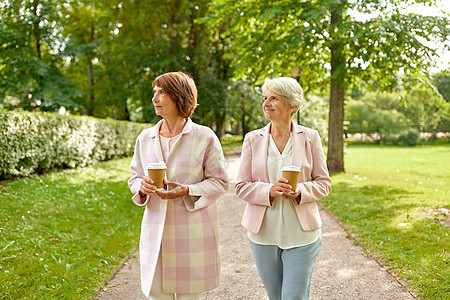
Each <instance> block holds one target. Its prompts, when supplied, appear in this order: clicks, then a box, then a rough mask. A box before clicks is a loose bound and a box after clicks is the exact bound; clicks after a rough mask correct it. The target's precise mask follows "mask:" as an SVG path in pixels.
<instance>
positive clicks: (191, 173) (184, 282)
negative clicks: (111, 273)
mask: <svg viewBox="0 0 450 300" xmlns="http://www.w3.org/2000/svg"><path fill="white" fill-rule="evenodd" d="M161 123H162V121H160V122H158V124H156V126H154V127H152V128H149V129H146V130H144V131H143V132H142V133H141V134H140V135H139V137H138V138H137V141H136V147H135V151H134V156H133V159H132V161H131V165H130V169H131V173H132V177H131V178H130V179H129V180H128V185H129V187H130V189H131V192H132V193H133V194H134V196H133V201H134V202H135V203H136V204H137V205H139V206H145V211H144V216H143V220H142V227H141V238H140V245H139V254H140V265H141V288H142V291H143V293H144V294H145V295H146V296H147V297H148V295H149V293H150V289H151V286H152V282H153V277H154V272H155V268H156V263H157V260H158V256H159V255H160V254H161V258H162V273H163V274H162V281H163V282H162V285H163V290H164V292H166V293H200V292H203V291H207V290H210V289H213V288H216V287H217V286H218V285H219V273H220V257H219V221H218V214H217V205H216V200H217V199H218V198H219V196H220V195H221V194H222V193H223V192H224V191H225V190H226V189H227V188H228V175H227V172H226V169H225V165H224V157H223V152H222V147H221V145H220V142H219V140H218V139H217V137H216V135H215V134H214V132H213V131H212V130H211V129H209V128H208V127H205V126H201V125H197V124H195V123H193V122H192V121H191V119H188V121H187V123H186V125H185V126H184V129H183V132H182V133H181V137H180V139H179V140H178V142H177V143H176V144H175V145H174V147H173V148H172V150H171V152H170V154H169V156H168V157H167V161H166V164H167V175H166V177H167V179H168V180H170V181H175V182H179V183H183V184H187V185H189V189H190V191H192V190H194V191H196V193H198V194H199V195H201V196H185V197H181V198H177V199H173V200H163V199H161V198H160V197H158V196H157V195H154V196H152V197H147V199H146V201H145V203H144V204H140V196H139V193H138V192H139V188H140V184H141V181H142V177H143V176H144V175H145V174H146V166H147V164H148V163H149V162H156V161H162V160H163V156H162V152H161V144H160V139H159V134H158V132H159V128H160V126H161ZM160 250H161V253H160Z"/></svg>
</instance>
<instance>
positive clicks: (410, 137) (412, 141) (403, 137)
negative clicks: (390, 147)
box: [397, 128, 420, 146]
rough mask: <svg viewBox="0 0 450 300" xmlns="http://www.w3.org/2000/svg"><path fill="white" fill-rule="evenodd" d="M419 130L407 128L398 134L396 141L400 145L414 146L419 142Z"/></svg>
mask: <svg viewBox="0 0 450 300" xmlns="http://www.w3.org/2000/svg"><path fill="white" fill-rule="evenodd" d="M419 137H420V132H419V130H417V129H415V128H409V129H406V130H403V131H401V132H400V133H399V134H398V138H397V139H398V141H399V142H400V144H401V145H405V146H416V145H417V143H418V142H419Z"/></svg>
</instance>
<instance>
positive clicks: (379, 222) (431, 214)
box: [322, 144, 450, 299]
mask: <svg viewBox="0 0 450 300" xmlns="http://www.w3.org/2000/svg"><path fill="white" fill-rule="evenodd" d="M345 164H346V172H347V173H346V174H337V175H334V176H332V181H333V191H332V193H331V194H330V196H329V197H327V198H325V199H323V201H322V202H323V203H324V204H325V207H326V208H327V209H328V210H330V211H331V212H332V213H333V214H334V215H336V216H337V218H338V219H339V220H340V221H341V222H342V223H343V224H344V226H345V227H346V229H348V230H349V231H350V232H352V233H354V234H355V236H356V237H357V238H358V240H359V241H360V242H361V244H362V245H364V246H365V247H366V248H368V249H369V250H370V251H372V252H375V253H376V255H377V256H378V257H379V258H381V259H382V260H384V261H385V262H386V263H387V264H388V265H390V267H391V270H392V271H394V272H395V273H396V274H397V275H398V276H400V277H402V278H403V279H405V280H406V281H407V283H408V284H409V285H410V286H411V287H412V288H413V290H414V291H415V292H417V293H418V294H419V295H420V296H422V297H424V298H425V299H449V298H450V266H449V260H450V253H449V249H450V241H449V228H448V227H446V226H445V225H443V224H441V223H442V220H443V219H445V218H446V216H445V214H444V210H442V209H450V192H449V191H450V187H449V185H450V171H449V170H450V144H446V145H437V146H417V147H411V148H407V147H387V146H386V147H383V146H368V145H367V146H357V145H352V146H348V147H347V148H346V153H345ZM447 221H448V218H447Z"/></svg>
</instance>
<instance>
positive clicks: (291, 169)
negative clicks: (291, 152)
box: [281, 166, 300, 172]
mask: <svg viewBox="0 0 450 300" xmlns="http://www.w3.org/2000/svg"><path fill="white" fill-rule="evenodd" d="M281 171H290V172H300V168H299V167H297V166H284V167H283V169H281Z"/></svg>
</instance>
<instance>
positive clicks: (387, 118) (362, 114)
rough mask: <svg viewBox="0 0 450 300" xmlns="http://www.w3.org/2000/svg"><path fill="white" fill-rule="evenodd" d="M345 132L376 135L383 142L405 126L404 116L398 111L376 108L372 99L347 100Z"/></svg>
mask: <svg viewBox="0 0 450 300" xmlns="http://www.w3.org/2000/svg"><path fill="white" fill-rule="evenodd" d="M345 119H346V121H347V122H348V123H347V131H346V132H347V133H350V134H355V133H363V134H366V135H369V136H372V135H377V136H378V138H377V140H379V141H380V142H382V143H383V142H385V140H386V138H389V137H390V136H391V135H393V134H397V133H399V132H400V131H401V130H402V129H403V128H405V126H406V120H405V117H404V116H403V115H402V114H401V113H399V112H398V111H396V110H394V109H392V110H384V109H381V108H378V107H377V106H376V104H375V102H374V101H355V100H352V101H348V102H347V104H346V116H345Z"/></svg>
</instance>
